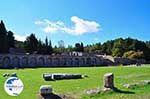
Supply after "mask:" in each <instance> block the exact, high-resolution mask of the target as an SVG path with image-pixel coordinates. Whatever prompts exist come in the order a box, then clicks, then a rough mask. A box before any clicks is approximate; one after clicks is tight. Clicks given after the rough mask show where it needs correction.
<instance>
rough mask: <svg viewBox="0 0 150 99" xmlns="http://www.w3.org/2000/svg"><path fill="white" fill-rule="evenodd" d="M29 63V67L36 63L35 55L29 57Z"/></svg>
mask: <svg viewBox="0 0 150 99" xmlns="http://www.w3.org/2000/svg"><path fill="white" fill-rule="evenodd" d="M29 65H30V66H31V67H35V66H36V65H37V60H36V57H31V58H30V61H29Z"/></svg>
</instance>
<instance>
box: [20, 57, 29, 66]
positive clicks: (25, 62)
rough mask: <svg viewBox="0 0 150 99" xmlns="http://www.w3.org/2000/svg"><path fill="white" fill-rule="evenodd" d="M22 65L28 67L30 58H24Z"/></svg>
mask: <svg viewBox="0 0 150 99" xmlns="http://www.w3.org/2000/svg"><path fill="white" fill-rule="evenodd" d="M21 64H22V66H23V67H25V66H28V57H22V61H21Z"/></svg>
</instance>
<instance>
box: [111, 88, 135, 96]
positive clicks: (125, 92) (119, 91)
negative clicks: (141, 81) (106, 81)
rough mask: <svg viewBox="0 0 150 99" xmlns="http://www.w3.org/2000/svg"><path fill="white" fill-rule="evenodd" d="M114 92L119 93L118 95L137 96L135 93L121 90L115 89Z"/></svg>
mask: <svg viewBox="0 0 150 99" xmlns="http://www.w3.org/2000/svg"><path fill="white" fill-rule="evenodd" d="M113 91H114V92H117V93H124V94H135V92H132V91H125V90H120V89H118V88H116V87H115V88H113Z"/></svg>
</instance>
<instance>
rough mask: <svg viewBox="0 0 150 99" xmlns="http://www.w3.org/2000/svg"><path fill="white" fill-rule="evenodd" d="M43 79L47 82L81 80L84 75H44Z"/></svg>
mask: <svg viewBox="0 0 150 99" xmlns="http://www.w3.org/2000/svg"><path fill="white" fill-rule="evenodd" d="M43 78H44V80H46V81H49V80H63V79H81V78H82V75H80V74H65V73H64V74H63V73H54V74H48V73H45V74H43Z"/></svg>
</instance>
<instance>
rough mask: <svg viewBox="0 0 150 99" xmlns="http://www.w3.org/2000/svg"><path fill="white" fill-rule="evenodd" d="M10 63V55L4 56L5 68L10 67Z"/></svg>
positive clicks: (3, 63) (3, 64)
mask: <svg viewBox="0 0 150 99" xmlns="http://www.w3.org/2000/svg"><path fill="white" fill-rule="evenodd" d="M10 65H11V59H10V57H8V56H6V57H4V58H3V60H2V66H3V67H5V68H8V67H10Z"/></svg>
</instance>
